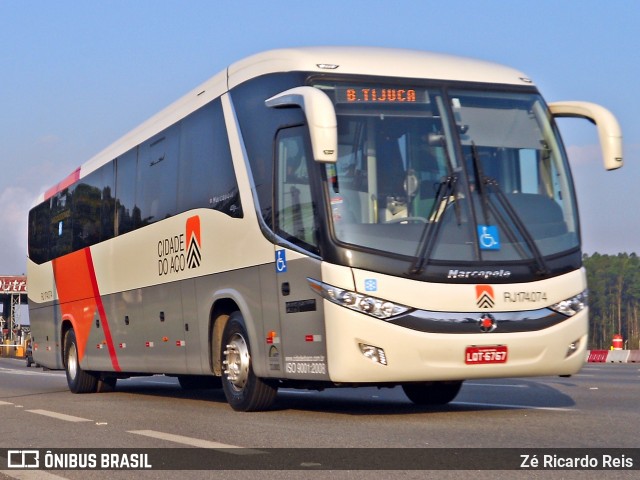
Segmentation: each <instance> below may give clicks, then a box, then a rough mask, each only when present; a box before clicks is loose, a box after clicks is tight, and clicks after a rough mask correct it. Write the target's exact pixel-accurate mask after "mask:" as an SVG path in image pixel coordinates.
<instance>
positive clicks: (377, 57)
mask: <svg viewBox="0 0 640 480" xmlns="http://www.w3.org/2000/svg"><path fill="white" fill-rule="evenodd" d="M294 71H305V72H318V73H327V72H332V73H335V74H353V75H373V76H385V77H402V78H424V79H433V80H445V81H466V82H478V83H492V84H505V85H531V84H532V82H531V80H529V79H528V78H527V77H526V75H525V74H523V73H522V72H520V71H518V70H515V69H513V68H510V67H506V66H503V65H499V64H495V63H491V62H486V61H482V60H476V59H472V58H466V57H458V56H453V55H446V54H441V53H433V52H424V51H418V50H405V49H393V48H378V47H301V48H287V49H279V50H270V51H266V52H263V53H258V54H256V55H252V56H250V57H247V58H245V59H243V60H240V61H238V62H235V63H233V64H232V65H230V66H229V67H228V68H227V69H225V70H224V71H222V72H220V73H218V74H217V75H215V76H213V77H211V78H210V79H209V80H207V81H206V82H204V83H203V84H201V85H199V86H198V87H197V88H195V89H193V90H191V91H190V92H189V93H187V94H186V95H184V96H183V97H182V98H180V99H179V100H177V101H176V102H174V103H172V104H171V105H169V106H168V107H166V108H165V109H163V110H162V111H160V112H159V113H157V114H156V115H154V116H153V117H151V118H150V119H148V120H146V121H145V122H144V123H142V124H141V125H139V126H138V127H136V128H134V129H133V130H131V131H130V132H129V133H127V134H126V135H124V136H123V137H121V138H120V139H119V140H117V141H116V142H114V143H113V144H111V145H110V146H108V147H107V148H105V149H104V150H102V151H101V152H100V153H98V154H97V155H95V156H94V157H92V158H91V159H89V160H88V161H87V162H86V163H84V164H83V165H82V166H81V167H79V168H77V169H76V170H74V171H73V172H72V173H71V174H70V175H69V176H67V177H66V178H65V179H63V180H62V181H60V182H59V183H57V184H56V185H54V186H52V187H51V188H49V189H48V190H47V191H46V192H44V193H43V194H41V195H40V197H39V198H38V199H37V202H36V204H37V203H41V202H42V201H44V200H46V199H47V198H50V197H51V196H53V195H55V194H56V193H57V192H59V191H61V190H63V189H65V188H66V187H68V186H70V185H71V184H73V183H74V182H75V181H77V180H79V179H81V178H83V177H84V176H86V175H88V174H89V173H91V172H92V171H94V170H97V169H98V168H99V167H101V166H102V165H104V164H106V163H107V162H109V161H111V160H113V159H115V158H117V157H118V156H119V155H122V154H123V153H126V152H127V151H129V150H130V149H131V148H133V147H135V146H136V145H138V144H140V143H142V142H144V141H145V140H147V139H149V138H151V137H152V136H153V135H155V134H157V133H159V132H161V131H162V130H164V129H165V128H167V127H169V126H170V125H172V124H174V123H175V122H177V121H179V120H180V119H181V118H183V117H185V116H187V115H189V114H190V113H192V112H194V111H195V110H197V109H198V108H200V107H201V106H203V105H205V104H206V103H208V102H210V101H211V100H213V99H215V98H217V97H219V96H220V95H222V94H223V93H224V92H226V91H228V90H229V89H231V88H233V87H235V86H236V85H239V84H241V83H243V82H245V81H247V80H250V79H251V78H255V77H258V76H261V75H266V74H268V73H275V72H294Z"/></svg>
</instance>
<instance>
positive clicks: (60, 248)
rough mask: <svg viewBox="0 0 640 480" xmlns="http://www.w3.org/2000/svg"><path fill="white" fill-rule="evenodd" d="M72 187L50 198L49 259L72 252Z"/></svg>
mask: <svg viewBox="0 0 640 480" xmlns="http://www.w3.org/2000/svg"><path fill="white" fill-rule="evenodd" d="M73 191H74V187H73V186H72V187H69V188H65V189H64V190H62V191H61V192H58V193H56V194H55V195H54V196H53V197H51V217H50V224H49V249H50V250H49V252H50V255H51V258H56V257H61V256H63V255H66V254H67V253H70V252H71V251H72V241H73V228H72V227H73V222H72V215H71V205H72V201H71V200H72V195H73Z"/></svg>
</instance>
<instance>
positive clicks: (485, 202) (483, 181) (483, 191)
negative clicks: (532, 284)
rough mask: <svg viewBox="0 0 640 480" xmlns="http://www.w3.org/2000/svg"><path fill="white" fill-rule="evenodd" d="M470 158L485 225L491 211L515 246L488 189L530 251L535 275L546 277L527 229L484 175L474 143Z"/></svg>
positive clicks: (501, 192)
mask: <svg viewBox="0 0 640 480" xmlns="http://www.w3.org/2000/svg"><path fill="white" fill-rule="evenodd" d="M471 158H472V160H473V169H474V172H475V176H476V183H477V185H478V193H479V194H480V198H481V202H482V210H483V215H484V219H485V223H489V210H491V212H492V213H493V215H494V217H495V218H496V219H497V221H498V223H499V224H500V226H501V227H502V228H503V229H504V230H505V231H506V232H508V233H509V237H510V238H512V239H513V240H512V241H513V244H514V245H516V246H517V241H515V236H514V235H513V233H512V228H511V227H510V226H509V225H508V224H507V222H505V221H504V220H503V217H502V214H501V213H500V212H499V211H498V209H497V208H495V206H494V205H492V204H491V202H490V201H489V195H488V192H487V188H488V189H489V190H491V193H493V194H494V196H495V198H496V199H497V200H498V203H499V204H500V206H501V207H502V209H503V211H504V212H505V213H506V214H507V217H509V220H511V223H512V224H513V226H514V227H515V229H516V230H517V232H518V233H519V234H520V236H521V237H522V239H523V240H524V242H525V243H526V245H527V246H528V247H529V249H530V250H531V253H532V255H533V257H534V259H535V262H536V266H537V270H536V272H535V273H536V274H538V275H546V274H547V273H549V267H548V266H547V263H546V262H545V260H544V257H543V255H542V253H541V252H540V249H539V248H538V245H537V244H536V241H535V239H534V238H533V237H532V236H531V233H530V232H529V229H528V228H527V226H526V225H525V223H524V222H523V221H522V219H521V218H520V215H518V212H516V210H515V209H514V208H513V206H512V205H511V202H510V201H509V199H508V198H507V196H506V195H505V194H504V192H503V191H502V189H501V188H500V184H499V183H498V181H497V180H496V179H495V178H491V177H488V176H486V175H485V174H484V171H483V169H482V164H481V162H480V158H479V157H478V150H477V148H476V145H475V143H473V142H472V143H471Z"/></svg>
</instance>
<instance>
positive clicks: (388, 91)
mask: <svg viewBox="0 0 640 480" xmlns="http://www.w3.org/2000/svg"><path fill="white" fill-rule="evenodd" d="M336 103H429V94H428V92H427V91H426V90H424V89H415V88H404V87H385V86H379V87H371V86H354V87H336Z"/></svg>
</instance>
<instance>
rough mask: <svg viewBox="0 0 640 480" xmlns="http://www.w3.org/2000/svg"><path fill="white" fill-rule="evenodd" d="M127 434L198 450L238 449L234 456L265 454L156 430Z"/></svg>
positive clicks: (131, 431) (132, 431)
mask: <svg viewBox="0 0 640 480" xmlns="http://www.w3.org/2000/svg"><path fill="white" fill-rule="evenodd" d="M127 433H133V434H136V435H143V436H145V437H151V438H157V439H159V440H167V441H169V442H175V443H181V444H183V445H191V446H192V447H198V448H210V449H213V450H225V451H226V450H227V449H237V451H235V452H227V453H233V454H234V455H255V454H257V453H265V452H262V451H260V450H253V449H249V448H244V447H239V446H237V445H228V444H226V443H220V442H211V441H209V440H201V439H199V438H192V437H184V436H182V435H174V434H173V433H164V432H157V431H155V430H129V431H128V432H127Z"/></svg>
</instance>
